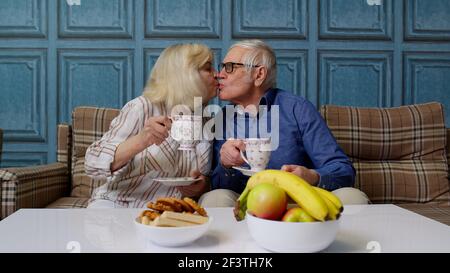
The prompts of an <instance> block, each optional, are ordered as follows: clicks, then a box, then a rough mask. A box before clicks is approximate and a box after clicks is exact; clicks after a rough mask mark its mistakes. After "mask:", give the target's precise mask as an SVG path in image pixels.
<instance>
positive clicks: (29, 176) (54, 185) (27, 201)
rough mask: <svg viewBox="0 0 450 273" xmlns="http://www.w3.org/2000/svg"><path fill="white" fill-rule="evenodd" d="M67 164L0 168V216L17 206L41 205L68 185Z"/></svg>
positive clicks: (61, 193) (51, 199)
mask: <svg viewBox="0 0 450 273" xmlns="http://www.w3.org/2000/svg"><path fill="white" fill-rule="evenodd" d="M69 181H70V180H69V172H68V168H67V165H65V164H62V163H53V164H48V165H41V166H31V167H22V168H5V169H0V219H4V218H5V217H7V216H8V215H10V214H12V213H13V212H15V211H16V210H18V209H20V208H43V207H45V206H47V205H48V204H50V203H51V202H54V201H56V200H57V199H58V198H60V197H64V196H67V195H68V193H69V189H70V184H69V183H70V182H69Z"/></svg>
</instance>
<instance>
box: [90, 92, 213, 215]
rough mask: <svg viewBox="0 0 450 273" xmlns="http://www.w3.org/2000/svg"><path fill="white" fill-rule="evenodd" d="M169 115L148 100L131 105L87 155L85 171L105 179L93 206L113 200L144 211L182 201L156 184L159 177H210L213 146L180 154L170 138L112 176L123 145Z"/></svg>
mask: <svg viewBox="0 0 450 273" xmlns="http://www.w3.org/2000/svg"><path fill="white" fill-rule="evenodd" d="M161 115H166V109H164V106H162V105H156V104H152V103H151V102H150V101H149V100H147V99H146V98H145V97H143V96H140V97H137V98H135V99H133V100H131V101H130V102H128V103H127V104H126V105H125V106H124V107H123V108H122V110H121V111H120V114H119V115H118V116H117V117H116V118H115V119H114V120H113V121H112V122H111V125H110V128H109V131H108V132H106V133H105V134H104V135H103V137H102V138H101V139H100V140H98V141H96V142H94V143H93V144H92V145H91V146H90V147H89V148H88V149H87V151H86V157H85V159H86V161H85V170H86V173H87V175H89V176H91V177H93V178H105V177H106V183H105V184H103V185H102V186H100V187H98V188H96V189H95V190H94V192H93V194H92V197H91V200H90V202H93V201H95V200H99V199H100V200H109V201H113V202H115V203H117V204H118V205H120V206H123V207H132V208H141V207H145V205H146V203H147V202H148V201H155V199H157V198H158V197H161V196H164V197H165V196H173V197H178V198H179V197H181V192H180V191H178V190H177V189H176V187H170V186H165V185H163V184H161V183H159V182H156V181H153V178H157V177H184V176H189V174H190V172H191V170H194V169H198V170H199V171H200V172H201V173H202V174H204V175H208V174H209V171H210V168H211V158H212V148H211V142H210V141H206V140H202V141H201V142H199V144H197V146H196V149H195V151H182V150H178V149H177V148H178V146H179V144H178V143H177V142H176V141H175V140H174V139H172V138H171V137H170V136H169V137H168V138H167V139H166V140H165V141H164V142H163V143H161V144H160V145H159V146H158V145H151V146H149V147H148V148H147V149H145V150H144V151H142V152H140V153H139V154H137V155H135V156H134V158H133V159H131V160H130V161H129V162H128V163H127V164H126V165H125V166H123V167H122V168H120V169H119V170H117V171H114V172H111V163H112V162H113V160H114V154H115V151H116V149H117V147H118V146H119V144H120V143H122V142H124V141H125V140H126V139H128V138H129V137H131V136H134V135H136V134H138V133H139V132H140V130H141V129H142V128H143V126H144V122H145V120H147V119H148V118H150V117H152V116H161Z"/></svg>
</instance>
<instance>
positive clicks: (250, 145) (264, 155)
mask: <svg viewBox="0 0 450 273" xmlns="http://www.w3.org/2000/svg"><path fill="white" fill-rule="evenodd" d="M244 143H245V154H246V155H247V156H245V155H244V152H243V151H241V157H242V159H243V160H244V161H245V162H246V163H247V164H248V165H249V166H250V168H251V170H252V171H262V170H264V169H265V168H266V166H267V163H269V159H270V153H271V152H272V147H271V143H270V138H246V139H245V140H244Z"/></svg>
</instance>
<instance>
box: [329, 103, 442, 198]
mask: <svg viewBox="0 0 450 273" xmlns="http://www.w3.org/2000/svg"><path fill="white" fill-rule="evenodd" d="M321 114H322V116H323V117H324V119H325V121H326V123H327V125H328V127H329V128H330V130H331V131H332V133H333V135H334V136H335V138H336V140H337V142H338V143H339V145H340V146H341V147H342V149H343V150H344V151H345V153H346V154H347V155H348V156H349V158H350V159H351V160H352V162H353V165H354V167H355V169H356V173H357V175H356V187H357V188H359V189H361V190H362V191H364V192H365V193H366V194H367V195H368V196H369V198H370V200H371V201H372V202H374V203H408V202H414V203H429V202H432V203H448V202H450V199H449V197H450V193H449V180H448V168H449V167H448V162H447V155H448V154H447V151H446V142H447V136H446V131H447V130H446V128H445V123H444V112H443V107H442V105H441V104H440V103H426V104H416V105H408V106H401V107H395V108H360V107H346V106H334V105H325V106H322V107H321Z"/></svg>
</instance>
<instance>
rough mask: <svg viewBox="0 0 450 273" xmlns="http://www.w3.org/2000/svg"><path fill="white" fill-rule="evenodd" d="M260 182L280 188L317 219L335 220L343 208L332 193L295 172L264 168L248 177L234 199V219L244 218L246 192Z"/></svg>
mask: <svg viewBox="0 0 450 273" xmlns="http://www.w3.org/2000/svg"><path fill="white" fill-rule="evenodd" d="M260 183H270V184H274V185H277V186H278V187H280V188H282V189H283V190H284V191H285V192H286V193H287V195H288V196H289V197H290V198H291V199H292V200H294V201H295V202H296V203H297V204H298V205H299V206H300V207H301V208H303V209H304V210H305V211H306V212H307V213H308V214H309V215H311V216H312V217H313V218H314V219H316V220H318V221H325V220H327V219H330V220H335V219H337V218H339V216H340V213H341V212H342V210H343V205H342V203H341V201H340V200H339V198H338V197H337V196H335V195H334V194H333V193H331V192H329V191H327V190H324V189H321V188H318V187H314V186H311V185H310V184H309V183H308V182H306V181H305V180H303V179H302V178H300V177H298V176H296V175H295V174H292V173H289V172H285V171H280V170H264V171H261V172H258V173H256V174H254V175H253V176H251V177H250V179H249V180H248V182H247V186H246V187H245V189H244V191H243V192H242V194H241V195H240V196H239V198H238V200H237V201H236V205H235V208H234V215H235V217H236V220H238V221H241V220H243V219H244V218H245V212H246V211H247V197H248V194H249V193H250V191H251V190H252V189H253V188H254V187H255V186H256V185H258V184H260Z"/></svg>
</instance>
